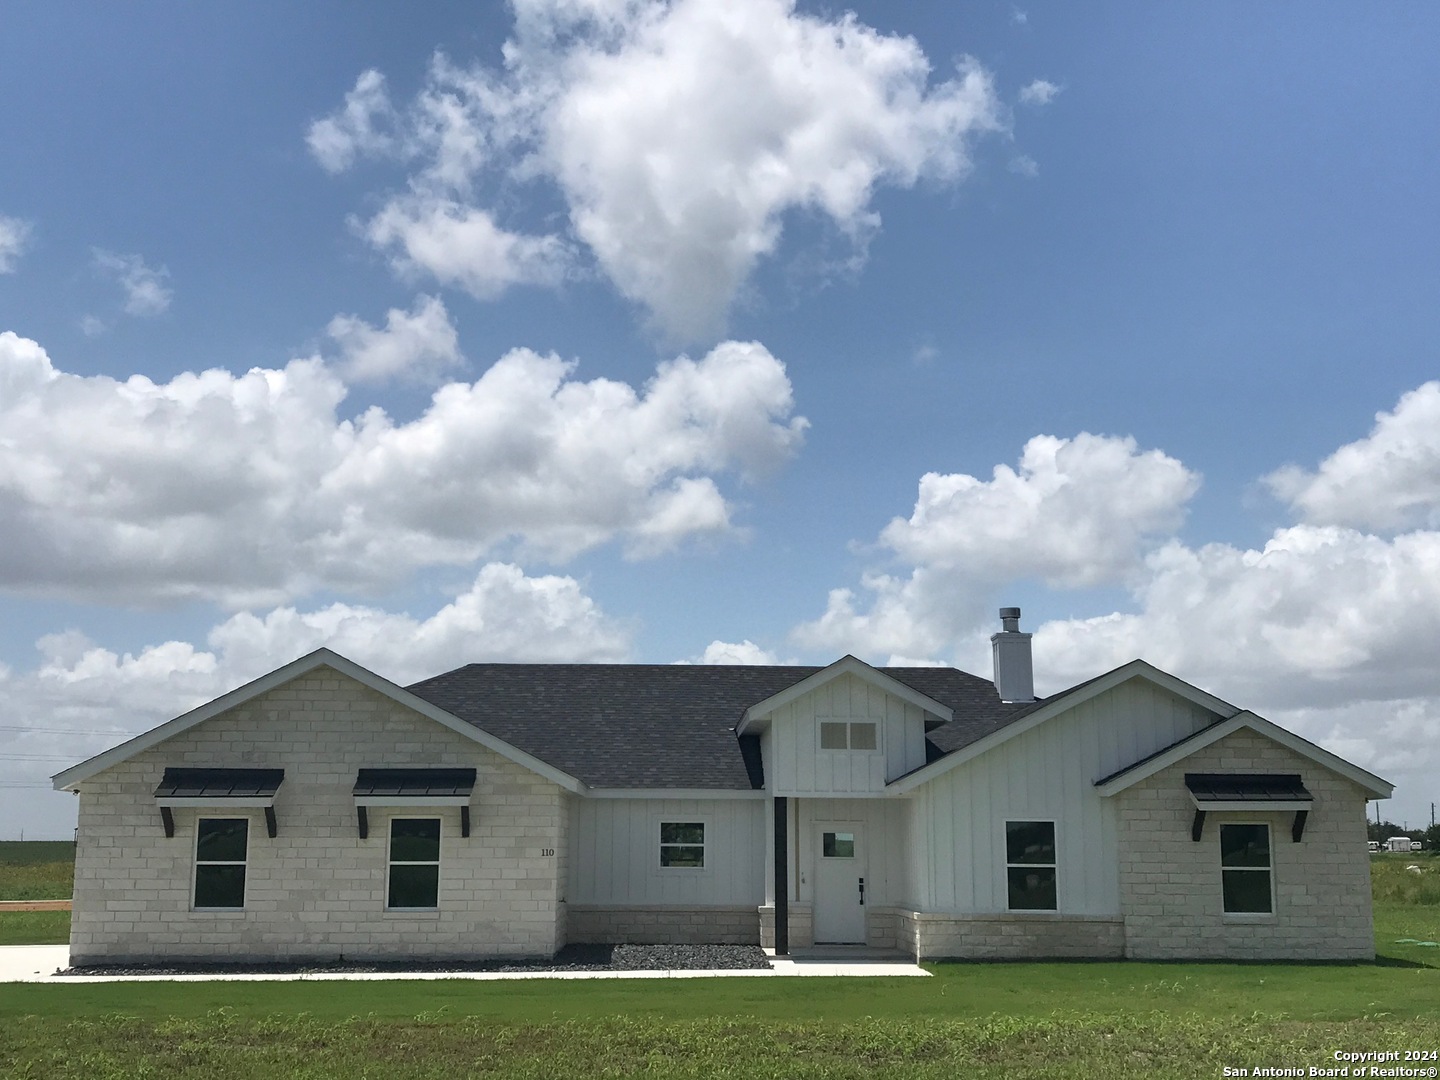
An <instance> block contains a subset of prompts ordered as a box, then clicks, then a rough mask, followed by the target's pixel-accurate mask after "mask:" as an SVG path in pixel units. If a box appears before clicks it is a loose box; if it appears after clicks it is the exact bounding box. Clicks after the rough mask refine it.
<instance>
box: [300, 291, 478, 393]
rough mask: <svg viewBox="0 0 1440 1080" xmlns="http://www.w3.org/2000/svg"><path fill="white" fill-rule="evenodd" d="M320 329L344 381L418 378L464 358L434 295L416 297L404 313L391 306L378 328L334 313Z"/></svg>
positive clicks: (435, 372)
mask: <svg viewBox="0 0 1440 1080" xmlns="http://www.w3.org/2000/svg"><path fill="white" fill-rule="evenodd" d="M325 332H326V333H327V334H329V335H330V337H331V338H332V339H334V341H335V343H336V344H337V345H338V346H339V347H340V350H341V357H340V361H339V369H340V373H341V375H342V376H343V377H344V378H345V379H346V381H348V382H384V381H386V380H389V379H397V378H401V379H410V380H412V381H423V380H426V379H430V378H433V377H434V376H436V375H438V374H439V373H440V372H442V371H444V370H445V369H447V368H453V367H457V366H459V365H460V364H462V363H463V362H464V357H463V356H461V354H460V342H459V337H458V335H457V334H456V332H455V325H454V324H453V323H452V322H451V321H450V314H449V312H447V311H446V310H445V305H444V304H443V303H442V302H441V301H440V300H439V299H438V298H437V297H434V296H421V297H417V298H416V300H415V307H414V310H412V311H409V312H405V311H401V310H400V309H399V308H391V309H390V311H389V312H388V313H387V315H386V317H385V326H384V327H383V328H379V327H374V326H371V325H370V324H369V323H367V322H365V321H364V320H363V319H361V318H359V317H358V316H355V315H336V316H335V318H333V319H331V320H330V325H329V326H328V327H326V329H325Z"/></svg>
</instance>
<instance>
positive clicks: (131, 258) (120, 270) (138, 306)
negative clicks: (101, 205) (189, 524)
mask: <svg viewBox="0 0 1440 1080" xmlns="http://www.w3.org/2000/svg"><path fill="white" fill-rule="evenodd" d="M93 254H94V260H95V267H96V269H98V270H99V271H100V272H101V273H103V274H105V275H106V276H107V277H109V278H111V279H113V280H114V281H115V283H116V284H118V285H119V286H120V288H121V289H122V290H123V291H124V293H125V313H126V314H127V315H138V316H142V317H143V316H147V315H159V314H161V313H163V312H164V311H165V310H166V309H167V308H169V307H170V301H171V299H172V298H173V297H174V292H173V291H172V290H171V289H170V288H169V287H168V286H167V285H166V284H165V280H166V279H167V278H168V277H169V276H170V271H169V270H167V269H165V268H164V267H163V266H162V267H160V268H159V269H155V268H153V267H150V266H146V265H145V260H144V259H142V258H141V257H140V256H139V255H118V254H116V253H115V252H113V251H105V250H104V249H102V248H96V249H95V250H94V253H93Z"/></svg>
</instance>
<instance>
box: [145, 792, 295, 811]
mask: <svg viewBox="0 0 1440 1080" xmlns="http://www.w3.org/2000/svg"><path fill="white" fill-rule="evenodd" d="M155 805H156V806H176V807H180V806H213V807H216V808H219V807H224V806H274V805H275V796H274V795H216V796H214V797H210V796H197V797H189V798H170V797H169V796H166V795H161V796H160V797H159V798H157V799H156V800H155Z"/></svg>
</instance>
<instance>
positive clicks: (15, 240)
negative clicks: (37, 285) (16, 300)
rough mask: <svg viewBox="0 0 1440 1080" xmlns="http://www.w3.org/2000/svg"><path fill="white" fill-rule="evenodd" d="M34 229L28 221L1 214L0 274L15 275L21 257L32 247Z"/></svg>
mask: <svg viewBox="0 0 1440 1080" xmlns="http://www.w3.org/2000/svg"><path fill="white" fill-rule="evenodd" d="M32 231H33V230H32V227H31V225H30V223H29V222H28V221H22V220H21V219H20V218H13V217H6V216H5V215H4V214H0V274H13V273H14V272H15V267H16V265H17V264H18V263H19V261H20V256H21V255H23V254H24V253H25V249H26V248H27V247H28V246H29V245H30V234H31V232H32Z"/></svg>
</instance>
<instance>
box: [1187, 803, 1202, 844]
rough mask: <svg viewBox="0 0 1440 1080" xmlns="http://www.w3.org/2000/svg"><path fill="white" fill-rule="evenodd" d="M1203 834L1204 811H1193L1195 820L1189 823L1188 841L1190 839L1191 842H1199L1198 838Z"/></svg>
mask: <svg viewBox="0 0 1440 1080" xmlns="http://www.w3.org/2000/svg"><path fill="white" fill-rule="evenodd" d="M1204 833H1205V811H1204V810H1196V811H1195V820H1194V821H1192V822H1191V823H1190V839H1191V840H1194V841H1196V842H1197V843H1198V842H1199V840H1200V837H1201V836H1203V835H1204Z"/></svg>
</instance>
